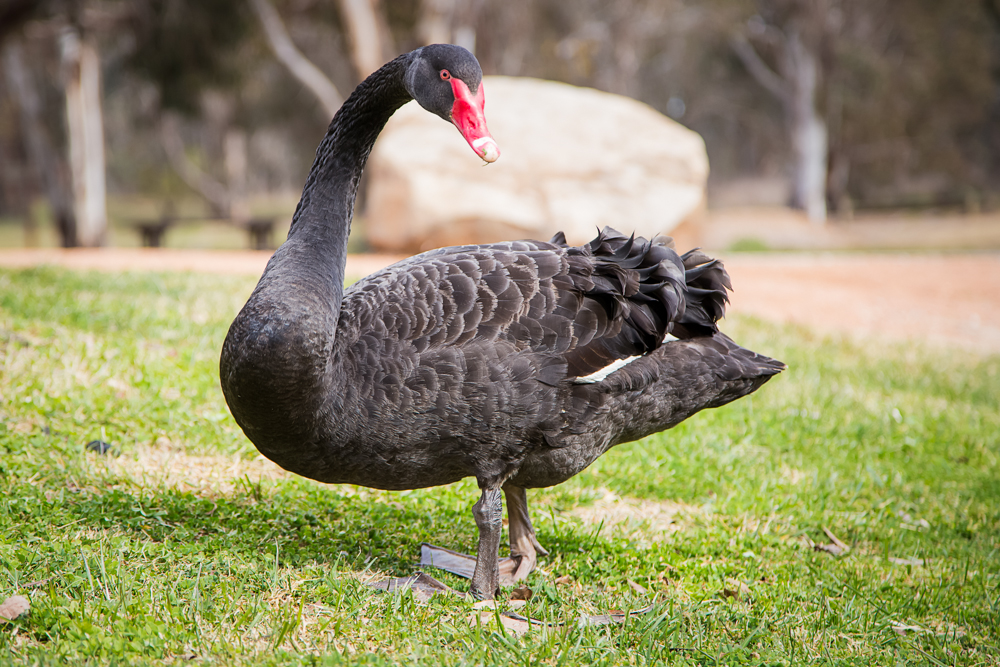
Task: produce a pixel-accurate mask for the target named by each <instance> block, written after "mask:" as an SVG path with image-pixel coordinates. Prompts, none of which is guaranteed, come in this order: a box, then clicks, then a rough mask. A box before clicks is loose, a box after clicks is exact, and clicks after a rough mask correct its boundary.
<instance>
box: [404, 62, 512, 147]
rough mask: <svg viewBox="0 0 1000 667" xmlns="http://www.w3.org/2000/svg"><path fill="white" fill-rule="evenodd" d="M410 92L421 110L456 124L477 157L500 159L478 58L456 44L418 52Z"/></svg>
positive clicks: (409, 79)
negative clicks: (488, 117)
mask: <svg viewBox="0 0 1000 667" xmlns="http://www.w3.org/2000/svg"><path fill="white" fill-rule="evenodd" d="M406 89H407V90H408V91H409V93H410V95H412V96H413V99H415V100H416V101H417V103H418V104H419V105H420V106H422V107H423V108H425V109H427V110H428V111H430V112H431V113H434V114H437V115H438V116H440V117H441V118H444V119H445V120H446V121H448V122H449V123H452V124H454V126H455V127H457V128H458V131H459V132H461V133H462V136H463V137H465V140H466V141H468V142H469V145H470V146H472V150H474V151H476V155H478V156H479V157H481V158H482V159H483V160H485V161H486V162H494V161H495V160H496V159H497V158H498V157H500V148H499V147H497V142H496V141H494V140H493V137H491V136H490V131H489V130H488V129H487V128H486V115H485V114H484V111H483V109H484V107H485V106H486V96H485V94H484V92H483V71H482V69H480V67H479V61H478V60H476V57H475V56H474V55H472V54H471V53H469V52H468V51H467V50H465V49H463V48H462V47H461V46H454V45H452V44H432V45H430V46H425V47H423V48H421V49H417V50H416V51H414V52H413V60H411V61H410V65H409V67H407V70H406Z"/></svg>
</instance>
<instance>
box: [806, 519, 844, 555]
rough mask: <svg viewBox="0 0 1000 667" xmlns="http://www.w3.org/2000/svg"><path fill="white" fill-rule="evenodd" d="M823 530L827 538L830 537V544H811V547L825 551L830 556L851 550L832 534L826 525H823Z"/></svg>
mask: <svg viewBox="0 0 1000 667" xmlns="http://www.w3.org/2000/svg"><path fill="white" fill-rule="evenodd" d="M823 532H824V533H826V536H827V537H828V538H830V542H831V544H819V543H816V544H813V549H814V550H815V551H825V552H826V553H828V554H830V555H831V556H840V555H842V554H845V553H847V552H848V551H850V550H851V547H849V546H847V544H845V543H844V542H843V541H841V540H840V538H839V537H837V536H836V535H834V534H833V531H831V530H830V529H829V528H827V527H826V526H823Z"/></svg>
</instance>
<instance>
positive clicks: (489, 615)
mask: <svg viewBox="0 0 1000 667" xmlns="http://www.w3.org/2000/svg"><path fill="white" fill-rule="evenodd" d="M497 619H499V620H500V623H501V625H503V627H504V629H505V630H507V631H508V632H513V633H514V634H515V635H518V636H520V635H523V634H525V633H526V632H528V630H530V629H531V622H530V621H528V620H527V619H523V618H514V617H511V616H508V615H507V614H497V613H495V612H493V611H474V612H472V613H471V614H469V625H471V626H476V625H479V626H487V625H490V624H491V623H496V621H497Z"/></svg>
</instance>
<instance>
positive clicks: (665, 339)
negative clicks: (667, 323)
mask: <svg viewBox="0 0 1000 667" xmlns="http://www.w3.org/2000/svg"><path fill="white" fill-rule="evenodd" d="M675 340H680V338H678V337H677V336H675V335H673V334H667V335H666V336H664V337H663V342H664V343H670V342H672V341H675Z"/></svg>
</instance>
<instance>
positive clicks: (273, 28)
mask: <svg viewBox="0 0 1000 667" xmlns="http://www.w3.org/2000/svg"><path fill="white" fill-rule="evenodd" d="M251 3H252V5H253V8H254V12H256V14H257V18H259V19H260V23H261V25H262V26H263V28H264V34H265V35H267V41H268V44H269V45H270V47H271V51H272V52H273V53H274V56H275V57H276V58H277V59H278V61H279V62H280V63H281V64H282V65H284V66H285V67H286V68H287V69H288V71H289V72H291V74H292V76H294V77H295V78H296V79H298V80H299V81H300V82H301V83H302V85H304V86H305V87H306V88H308V89H309V90H310V92H312V93H313V95H315V96H316V98H317V99H318V100H319V101H320V104H322V106H323V110H324V113H323V117H324V119H325V120H327V121H328V120H330V119H331V118H333V115H334V114H335V113H337V109H339V108H340V105H341V104H342V103H343V101H344V96H343V95H341V94H340V91H338V90H337V86H336V85H334V83H333V82H332V81H331V80H330V79H329V78H328V77H327V76H326V75H325V74H323V71H322V70H320V69H319V68H318V67H316V65H314V64H313V63H312V61H311V60H309V59H308V58H306V57H305V56H304V55H303V54H302V52H301V51H299V50H298V48H296V46H295V44H294V43H293V42H292V38H291V37H290V36H289V35H288V30H287V29H286V28H285V24H284V23H283V22H282V20H281V16H280V15H279V14H278V12H277V11H276V10H275V9H274V7H273V6H272V5H271V3H270V2H268V0H251Z"/></svg>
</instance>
